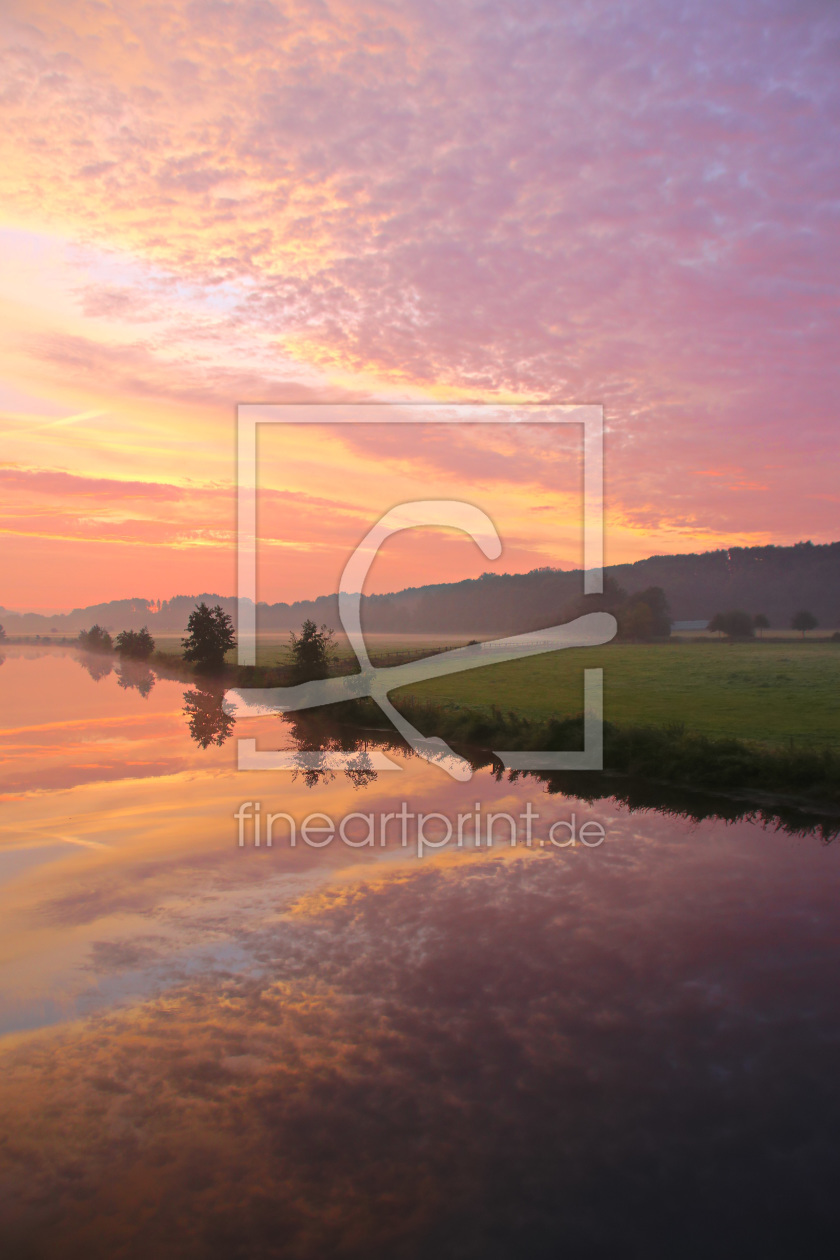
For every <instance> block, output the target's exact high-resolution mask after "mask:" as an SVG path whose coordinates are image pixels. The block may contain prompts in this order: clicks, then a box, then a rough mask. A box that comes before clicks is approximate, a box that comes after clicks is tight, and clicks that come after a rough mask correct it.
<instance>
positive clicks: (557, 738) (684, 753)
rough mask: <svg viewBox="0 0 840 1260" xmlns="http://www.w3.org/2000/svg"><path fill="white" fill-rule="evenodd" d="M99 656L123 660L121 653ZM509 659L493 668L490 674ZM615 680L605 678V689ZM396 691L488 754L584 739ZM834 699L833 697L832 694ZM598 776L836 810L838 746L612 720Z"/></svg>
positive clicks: (377, 720)
mask: <svg viewBox="0 0 840 1260" xmlns="http://www.w3.org/2000/svg"><path fill="white" fill-rule="evenodd" d="M35 646H38V645H35ZM44 646H45V647H46V646H47V645H44ZM631 650H632V649H631ZM668 650H669V649H665V651H668ZM724 650H725V649H724ZM427 654H428V649H417V650H416V651H414V652H406V653H405V654H404V656H405V658H406V659H417V658H418V657H419V656H424V655H427ZM563 655H571V653H569V654H563ZM680 655H681V653H680ZM103 656H104V657H112V658H113V659H114V660H115V661H117V660H119V658H118V657H117V656H116V654H103ZM537 659H539V658H537ZM587 663H588V660H587ZM147 664H148V665H149V666H150V667H151V668H152V669H154V670H155V672H156V673H158V674H159V675H160V676H161V677H167V678H172V679H182V680H183V681H184V682H187V683H190V684H192V685H193V686H196V687H199V688H201V686H202V684H203V685H205V686H208V687H211V688H212V689H214V690H216V689H223V688H235V687H259V688H262V687H281V686H288V685H290V683H291V682H292V677H291V670H290V667H288V666H285V665H275V666H267V665H265V666H262V665H261V666H237V665H233V664H231V665H228V666H226V667H225V669H224V670H223V672H222V673H221V674H218V675H214V676H208V675H207V674H203V673H202V672H201V671H200V670H197V669H196V668H195V666H193V665H190V664H187V663H186V662H185V661H184V660H183V658H182V657H181V656H180V655H178V654H176V653H174V652H165V651H156V652H155V653H154V654H153V656H152V657H151V658H150V659H149V661H148V662H147ZM523 664H525V663H523ZM505 668H507V667H505V666H491V667H488V669H489V672H491V673H492V672H494V671H496V672H498V671H501V670H504V669H505ZM515 668H519V665H518V664H517V665H516V666H515ZM336 672H342V673H345V672H346V673H350V672H355V671H353V669H352V663H351V662H350V661H347V662H346V663H345V662H341V663H340V665H339V669H337V670H336ZM481 672H482V673H485V672H488V671H481ZM476 673H478V671H476ZM464 677H469V676H464ZM471 681H472V680H471ZM609 685H610V684H609V681H608V682H607V689H608V688H609ZM425 686H426V685H424V689H425ZM420 690H421V688H413V689H412V691H420ZM488 691H489V692H490V694H494V689H491V688H489V687H487V685H486V683H485V687H484V688H483V695H485V696H486V695H487V694H488ZM836 694H837V693H836V691H834V692H833V695H835V696H836ZM392 699H393V701H394V703H395V704H396V706H397V708H398V709H399V710H400V711H401V712H402V713H404V714H405V716H406V717H408V718H409V720H410V721H412V722H413V724H414V725H416V726H417V727H418V729H420V730H422V731H423V733H424V734H425V735H438V736H440V737H441V738H443V739H445V740H446V741H447V742H448V743H450V744H451V745H453V746H454V747H458V748H459V750H460V748H468V749H473V750H487V756H488V757H489V756H490V752H489V750H492V749H494V748H495V749H505V750H508V751H525V750H528V749H543V750H546V751H558V752H559V751H574V750H577V749H581V748H582V747H583V718H582V716H580V714H578V715H577V716H574V715H571V716H570V715H568V710H567V715H566V716H549V717H541V716H530V715H528V714H523V713H522V712H517V711H515V710H512V709H510V710H508V709H504V708H503V707H502V706H501V705H497V706H490V707H488V706H486V705H481V706H473V705H468V704H456V703H452V702H442V703H441V702H436V701H434V700H432V699H424V698H421V697H420V696H417V695H414V694H405V693H403V694H401V693H394V695H393V696H392ZM829 699H832V702H833V703H834V704H835V705H836V701H834V700H833V697H829ZM578 705H579V702H578ZM570 708H571V706H570ZM573 712H574V711H573V710H572V713H573ZM316 713H317V714H318V719H317V722H315V725H318V726H333V727H334V728H335V727H339V726H340V727H341V728H344V729H348V730H352V729H358V730H361V729H362V728H368V729H370V728H371V727H382V726H383V725H384V718H383V716H382V713H381V710H380V709H379V708H378V706H377V705H376V704H375V703H374V702H373V701H371V700H363V701H355V702H349V703H345V704H343V705H339V706H331V707H330V708H329V709H321V710H313V711H312V714H313V717H314V714H316ZM303 716H304V715H301V718H302V719H303ZM602 775H603V776H609V775H618V776H624V777H629V778H632V779H633V780H634V781H638V782H644V781H647V782H649V783H651V784H656V785H660V786H662V785H670V786H673V787H675V788H678V789H688V790H696V791H701V792H710V793H715V794H722V795H728V796H729V797H730V798H732V799H733V800H736V799H747V800H750V801H752V802H754V803H755V805H756V807H760V806H761V805H762V804H768V805H769V806H772V808H773V810H774V811H775V812H776V813H778V808H779V806H780V805H782V806H786V807H787V806H789V807H790V808H792V809H794V810H796V809H807V810H809V811H813V812H815V813H817V814H821V815H825V816H835V815H840V751H838V749H837V748H836V747H834V748H833V747H829V746H823V747H814V746H812V745H809V744H805V743H800V742H799V740H798V739H797V738H796V737H793V736H788V737H787V739H786V741H785V742H782V740H781V738H779V737H778V736H777V740H776V743H775V744H774V745H772V746H768V744H767V743H766V742H763V743H759V742H753V741H749V740H745V739H739V738H736V737H732V736H724V737H715V736H713V735H709V734H707V733H704V732H703V731H698V730H696V729H694V726H693V724H692V723H691V722H690V721H679V720H673V721H668V722H660V723H656V722H645V721H636V722H616V721H614V720H609V719H608V720H607V721H605V723H604V769H603V772H602ZM561 777H562V776H561ZM566 777H567V776H566ZM574 778H575V789H574V790H575V792H577V793H578V794H581V792H585V791H586V790H589V791H593V790H594V791H595V792H596V795H601V794H602V793H601V791H600V788H599V786H598V778H599V772H585V773H583V772H582V773H580V774H577V775H575V776H574Z"/></svg>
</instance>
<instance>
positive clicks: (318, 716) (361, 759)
mask: <svg viewBox="0 0 840 1260" xmlns="http://www.w3.org/2000/svg"><path fill="white" fill-rule="evenodd" d="M341 717H342V714H341V709H340V706H338V707H336V706H326V705H325V706H324V707H323V708H321V709H315V710H308V711H306V712H302V713H290V714H288V715H287V716H286V717H285V719H284V720H283V727H284V731H285V733H286V735H287V737H288V736H291V739H292V740H293V741H294V745H295V750H296V751H297V752H299V753H304V754H306V758H305V761H304V759H303V758H302V759H301V765H300V768H299V769H296V770H293V772H292V775H293V778H294V779H301V780H302V782H303V783H305V784H306V786H307V787H308V788H313V787H316V786H317V785H318V784H326V783H331V782H332V781H333V779H334V778H335V771H334V770H333V769H331V767H330V764H329V763H330V757H329V754H330V753H355V754H356V756H355V757H354V758H353V759H352V761H350V763H349V764H347V765H346V766H344V767H343V770H342V773H343V774H344V776H345V778H347V779H349V780H350V782H351V783H352V784H353V786H354V787H357V788H364V787H368V786H369V785H370V784H371V783H375V782H376V780H377V778H378V774H377V772H376V770H375V769H374V768H373V764H372V762H371V759H370V756H369V754H368V745H369V744H372V745H374V746H376V747H381V746H382V745H383V744H385V745H387V746H388V747H392V748H393V747H399V748H400V749H401V751H404V753H405V755H406V756H409V757H410V756H413V755H414V754H413V753H412V751H411V749H410V748H408V746H407V745H405V744H403V741H402V740H400V739H399V738H398V737H397V736H396V733H395V735H394V737H393V738H388V737H387V735H386V733H385V732H382V733H379V732H377V733H370V732H362V731H358V730H354V729H353V728H352V727H349V726H346V725H343V724H342V723H341Z"/></svg>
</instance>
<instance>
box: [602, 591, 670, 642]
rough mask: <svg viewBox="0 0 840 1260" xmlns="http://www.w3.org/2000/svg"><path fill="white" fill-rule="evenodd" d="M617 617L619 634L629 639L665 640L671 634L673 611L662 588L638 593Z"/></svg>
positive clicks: (628, 600)
mask: <svg viewBox="0 0 840 1260" xmlns="http://www.w3.org/2000/svg"><path fill="white" fill-rule="evenodd" d="M615 615H616V619H617V621H618V632H619V634H621V635H623V636H624V637H625V638H628V639H664V638H667V637H668V635H670V633H671V610H670V608H669V607H668V600H667V599H666V598H665V592H664V591H663V589H662V587H661V586H649V587H647V589H646V590H644V591H636V593H635V594H633V595H630V596H629V598H628V599H627V600H626V601H625V603H624V604H623V605H621V606H620V607H619V608H618V609H617V611H616V614H615Z"/></svg>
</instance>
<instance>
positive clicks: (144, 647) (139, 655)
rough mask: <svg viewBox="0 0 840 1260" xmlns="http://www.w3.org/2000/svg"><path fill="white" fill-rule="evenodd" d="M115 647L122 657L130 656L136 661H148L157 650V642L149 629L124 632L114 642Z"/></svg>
mask: <svg viewBox="0 0 840 1260" xmlns="http://www.w3.org/2000/svg"><path fill="white" fill-rule="evenodd" d="M114 647H115V648H116V650H117V651H118V652H119V654H120V656H128V657H130V658H131V659H132V660H135V661H147V660H148V659H149V657H150V656H151V655H152V652H154V650H155V641H154V639H153V638H152V636H151V635H150V634H149V631H148V628H147V627H146V626H144V627H143V629H142V630H122V631H120V633H119V634H118V635H117V637H116V639H115V640H114Z"/></svg>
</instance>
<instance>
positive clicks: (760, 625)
mask: <svg viewBox="0 0 840 1260" xmlns="http://www.w3.org/2000/svg"><path fill="white" fill-rule="evenodd" d="M753 625H754V626H755V628H756V630H757V631H758V636H759V638H761V632H762V630H769V629H770V621H769V618H767V617H766V616H765V614H764V613H756V614H755V616H754V617H753Z"/></svg>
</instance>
